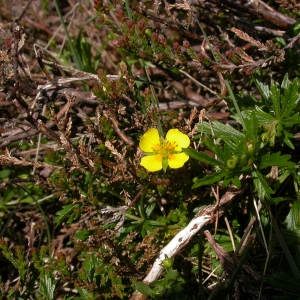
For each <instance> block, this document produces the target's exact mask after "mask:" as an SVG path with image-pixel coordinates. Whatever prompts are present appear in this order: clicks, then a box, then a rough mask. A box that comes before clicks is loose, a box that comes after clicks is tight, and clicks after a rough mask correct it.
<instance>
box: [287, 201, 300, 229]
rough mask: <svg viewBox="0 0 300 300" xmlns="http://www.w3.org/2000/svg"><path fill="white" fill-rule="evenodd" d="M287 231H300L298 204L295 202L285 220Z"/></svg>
mask: <svg viewBox="0 0 300 300" xmlns="http://www.w3.org/2000/svg"><path fill="white" fill-rule="evenodd" d="M285 223H286V226H287V229H290V230H300V203H299V202H295V203H294V204H293V206H292V208H291V209H290V211H289V214H288V215H287V217H286V219H285Z"/></svg>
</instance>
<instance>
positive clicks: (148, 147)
mask: <svg viewBox="0 0 300 300" xmlns="http://www.w3.org/2000/svg"><path fill="white" fill-rule="evenodd" d="M159 144H160V140H159V134H158V131H157V129H156V128H151V129H149V130H148V131H147V132H146V133H145V134H144V135H143V136H142V138H141V140H140V145H139V146H140V148H141V150H142V151H143V152H153V147H155V146H157V145H159ZM146 169H147V168H146Z"/></svg>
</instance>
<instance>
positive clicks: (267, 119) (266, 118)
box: [255, 106, 277, 125]
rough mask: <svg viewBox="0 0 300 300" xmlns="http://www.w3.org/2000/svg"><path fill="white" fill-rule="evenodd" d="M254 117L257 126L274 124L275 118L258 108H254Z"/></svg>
mask: <svg viewBox="0 0 300 300" xmlns="http://www.w3.org/2000/svg"><path fill="white" fill-rule="evenodd" d="M255 110H256V111H255V115H256V118H257V120H258V123H259V125H263V124H267V123H271V122H276V121H277V120H276V118H274V116H272V115H270V114H268V113H266V112H264V111H263V110H262V109H261V108H259V107H258V106H255Z"/></svg>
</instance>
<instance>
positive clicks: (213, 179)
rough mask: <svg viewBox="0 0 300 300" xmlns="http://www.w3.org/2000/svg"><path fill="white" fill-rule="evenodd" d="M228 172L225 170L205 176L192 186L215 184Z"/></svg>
mask: <svg viewBox="0 0 300 300" xmlns="http://www.w3.org/2000/svg"><path fill="white" fill-rule="evenodd" d="M226 175H227V173H225V172H218V173H215V174H212V175H208V176H205V177H204V178H202V179H199V180H197V181H196V182H195V183H194V185H193V186H192V188H193V189H195V188H197V187H199V186H202V185H208V184H213V183H215V182H217V181H219V180H221V179H222V178H223V177H225V176H226Z"/></svg>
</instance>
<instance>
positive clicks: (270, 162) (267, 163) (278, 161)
mask: <svg viewBox="0 0 300 300" xmlns="http://www.w3.org/2000/svg"><path fill="white" fill-rule="evenodd" d="M290 158H291V155H288V154H286V155H281V153H280V152H276V153H273V154H270V153H267V154H265V155H264V156H262V157H261V159H260V163H259V167H260V168H261V169H264V168H267V167H273V166H277V167H287V168H293V167H295V164H294V163H293V162H290V161H289V160H290Z"/></svg>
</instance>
